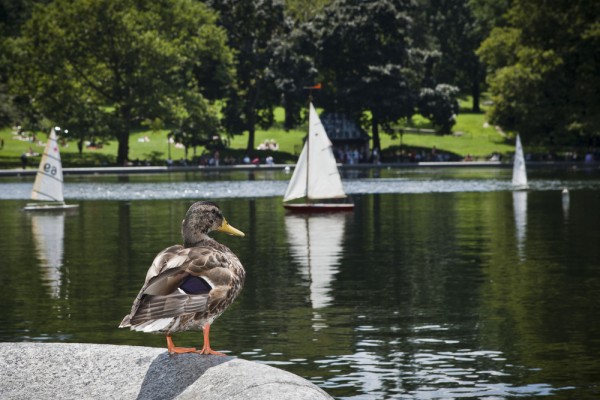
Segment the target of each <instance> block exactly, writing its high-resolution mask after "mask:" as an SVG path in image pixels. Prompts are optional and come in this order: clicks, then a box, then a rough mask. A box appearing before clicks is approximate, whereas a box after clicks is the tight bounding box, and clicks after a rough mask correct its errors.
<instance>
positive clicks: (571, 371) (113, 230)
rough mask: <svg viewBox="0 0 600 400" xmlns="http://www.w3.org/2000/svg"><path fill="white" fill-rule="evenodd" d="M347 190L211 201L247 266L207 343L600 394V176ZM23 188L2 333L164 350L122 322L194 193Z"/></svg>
mask: <svg viewBox="0 0 600 400" xmlns="http://www.w3.org/2000/svg"><path fill="white" fill-rule="evenodd" d="M381 183H382V184H385V181H384V180H382V181H381ZM256 184H257V185H261V184H263V183H261V182H257V183H256ZM0 186H1V185H0ZM352 197H353V201H354V202H355V204H356V209H355V211H354V212H353V213H349V214H343V215H338V216H312V217H308V218H298V217H294V216H289V215H286V214H285V212H284V210H283V208H282V207H281V203H280V201H281V198H280V197H262V198H223V199H219V200H218V203H219V204H220V206H221V208H222V209H223V212H224V215H225V216H226V218H227V220H228V221H229V222H230V223H231V224H232V225H233V226H235V227H237V228H239V229H241V230H242V231H244V232H245V233H246V234H247V237H246V238H242V239H240V238H233V237H228V236H224V235H220V234H215V235H214V236H215V237H216V238H217V240H219V241H221V242H223V243H225V244H226V245H228V246H229V247H230V248H231V249H232V250H234V252H235V253H236V254H238V256H239V258H240V259H241V261H242V263H243V264H244V265H245V268H246V270H247V280H246V285H245V287H244V290H243V292H242V294H241V295H240V297H239V298H238V299H237V300H236V302H235V303H234V305H233V306H232V307H231V308H230V309H229V310H228V311H227V312H226V313H225V314H223V316H221V317H220V318H219V319H218V320H217V321H216V322H215V324H214V325H213V327H212V329H211V344H212V345H213V348H215V349H217V350H219V351H225V352H227V353H229V354H230V355H234V356H238V357H242V358H246V359H249V360H254V361H258V362H265V363H268V364H270V365H274V366H277V367H280V368H283V369H286V370H288V371H291V372H294V373H296V374H299V375H301V376H303V377H305V378H307V379H309V380H311V381H313V382H314V383H316V384H317V385H319V386H321V387H322V388H324V389H325V390H326V391H327V392H328V393H330V394H331V395H332V396H334V397H337V398H360V399H371V398H372V399H382V398H494V399H498V398H511V397H521V396H524V397H530V398H531V397H537V396H540V397H544V396H551V397H552V398H560V399H571V398H573V399H575V398H576V399H586V398H589V399H592V398H597V397H599V396H600V385H599V382H600V319H599V318H598V315H599V311H600V300H599V298H600V297H599V296H600V229H599V227H600V191H599V190H598V189H597V188H595V187H592V188H586V187H585V185H582V187H581V188H578V189H577V190H572V191H571V193H570V196H569V199H568V202H566V201H565V200H563V198H562V196H561V193H560V191H559V190H533V191H529V192H523V193H517V194H515V193H513V192H511V191H507V190H500V191H483V192H460V191H457V192H449V193H403V194H354V195H353V196H352ZM25 202H26V201H25V200H1V201H0V229H1V231H2V240H1V242H0V263H1V264H0V282H1V283H2V290H1V291H0V303H1V304H2V307H1V308H0V340H2V341H5V342H6V341H62V342H90V343H92V342H93V343H111V344H128V345H139V346H155V347H164V346H165V339H164V337H163V336H161V335H152V334H144V333H136V332H131V331H128V330H123V329H118V328H117V326H118V324H119V322H120V321H121V319H122V317H123V316H124V315H125V314H127V313H128V312H129V309H130V307H131V302H132V300H133V298H134V297H135V295H136V294H137V291H138V290H139V288H140V286H141V284H142V282H143V280H144V277H145V274H146V270H147V268H148V266H149V265H150V263H151V262H152V259H153V257H154V256H155V255H156V253H158V252H159V251H160V250H162V249H163V248H165V247H167V246H169V245H171V244H175V243H179V242H180V241H181V240H180V233H179V232H180V222H181V219H182V217H183V215H184V213H185V211H186V210H187V208H188V206H189V205H190V204H191V203H192V202H193V200H192V199H187V198H186V199H184V200H178V199H174V200H85V199H84V200H77V201H74V202H76V203H78V204H79V205H80V207H79V210H78V211H76V212H74V213H69V214H64V213H59V214H42V215H38V214H32V213H25V212H22V211H20V209H21V208H22V206H23V205H24V204H25ZM174 338H175V343H176V344H178V345H182V346H194V345H195V346H200V345H201V333H199V332H188V333H182V334H177V335H175V337H174Z"/></svg>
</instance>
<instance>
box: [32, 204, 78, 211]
mask: <svg viewBox="0 0 600 400" xmlns="http://www.w3.org/2000/svg"><path fill="white" fill-rule="evenodd" d="M77 207H79V204H65V203H47V204H44V203H28V204H27V205H25V207H24V208H23V211H54V210H70V209H73V208H77Z"/></svg>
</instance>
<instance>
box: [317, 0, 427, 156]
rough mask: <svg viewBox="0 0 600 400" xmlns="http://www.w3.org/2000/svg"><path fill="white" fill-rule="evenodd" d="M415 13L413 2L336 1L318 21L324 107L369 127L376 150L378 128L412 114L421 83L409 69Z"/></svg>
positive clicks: (382, 0) (386, 126) (319, 61)
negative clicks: (412, 10) (411, 12)
mask: <svg viewBox="0 0 600 400" xmlns="http://www.w3.org/2000/svg"><path fill="white" fill-rule="evenodd" d="M411 9H412V2H410V1H391V0H376V1H362V2H357V1H348V0H338V1H334V2H332V3H331V4H329V5H328V6H327V7H326V8H325V10H324V12H323V13H322V14H320V15H318V16H317V17H316V18H315V21H314V25H313V26H314V30H315V33H314V37H315V38H316V40H317V43H318V62H317V65H318V67H319V69H320V72H321V74H322V76H323V78H324V83H325V87H324V91H323V95H324V99H323V100H324V101H323V104H322V105H323V106H324V107H325V109H327V110H336V111H338V112H339V111H342V112H344V113H345V114H347V115H349V116H351V117H353V118H354V119H359V120H362V121H363V122H364V123H366V124H370V125H371V128H372V133H373V147H378V148H380V144H379V126H380V125H383V127H384V129H385V128H388V127H389V126H390V125H391V124H392V123H393V122H395V121H397V120H398V119H400V118H403V117H409V116H411V115H412V114H413V113H414V108H415V105H416V101H417V97H418V88H417V85H418V81H419V79H418V76H417V75H416V74H415V69H413V68H409V65H410V64H411V62H412V61H414V60H412V59H411V54H412V50H413V47H412V45H411V36H412V31H411V27H412V19H411V17H410V15H409V12H410V11H411ZM365 16H369V17H368V18H365Z"/></svg>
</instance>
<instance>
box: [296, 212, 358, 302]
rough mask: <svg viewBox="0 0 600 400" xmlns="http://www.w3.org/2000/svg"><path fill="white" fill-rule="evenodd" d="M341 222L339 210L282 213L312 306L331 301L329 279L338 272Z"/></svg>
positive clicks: (340, 250) (330, 281)
mask: <svg viewBox="0 0 600 400" xmlns="http://www.w3.org/2000/svg"><path fill="white" fill-rule="evenodd" d="M345 223H346V218H345V217H344V216H343V215H340V214H328V215H320V216H317V215H310V216H297V215H286V217H285V228H286V232H287V236H288V241H289V244H290V252H291V255H292V257H293V258H294V259H295V260H296V261H297V262H298V263H299V264H300V265H301V266H302V269H301V271H300V272H301V274H302V275H303V276H304V277H305V278H306V279H307V280H308V281H309V288H310V302H311V305H312V307H313V308H315V309H317V308H323V307H327V306H329V305H330V304H331V302H332V301H333V297H332V296H331V283H332V282H333V280H334V278H335V274H337V273H338V267H339V262H340V257H341V254H342V250H343V249H342V240H343V238H344V228H345Z"/></svg>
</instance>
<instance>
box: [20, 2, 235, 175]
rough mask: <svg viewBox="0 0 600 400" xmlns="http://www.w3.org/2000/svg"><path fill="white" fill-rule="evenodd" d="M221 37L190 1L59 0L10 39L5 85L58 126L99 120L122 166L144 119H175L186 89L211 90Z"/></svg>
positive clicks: (224, 68) (226, 59) (223, 63)
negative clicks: (131, 137) (9, 64)
mask: <svg viewBox="0 0 600 400" xmlns="http://www.w3.org/2000/svg"><path fill="white" fill-rule="evenodd" d="M225 42H226V36H225V33H224V32H223V31H222V30H221V29H220V28H218V27H217V26H216V16H215V15H214V13H213V12H211V11H210V10H209V9H207V7H205V6H204V5H203V4H201V3H197V2H194V1H192V0H166V1H161V2H153V1H149V0H142V1H135V0H81V1H76V2H72V1H69V0H56V1H54V2H52V3H49V4H48V5H46V6H37V7H36V8H35V9H34V11H33V14H32V17H31V19H30V20H29V21H28V22H27V23H26V24H25V25H24V26H23V30H22V35H21V37H19V38H17V39H15V40H13V41H12V46H11V48H12V54H11V56H12V57H13V59H14V63H13V71H11V72H12V73H11V85H12V88H13V90H14V91H15V92H16V93H25V94H26V96H27V98H29V99H31V106H32V108H33V109H35V110H39V111H40V112H41V113H42V114H43V115H44V116H46V117H47V118H48V119H50V120H52V121H55V122H57V123H60V124H61V125H63V126H64V124H63V121H70V123H72V124H74V125H78V126H79V128H78V129H81V130H85V129H93V126H94V124H95V123H101V124H99V125H102V126H104V127H105V129H106V130H105V131H104V132H99V133H103V134H107V135H111V136H115V137H116V138H117V140H118V143H119V149H118V156H117V162H118V163H119V164H122V163H124V162H125V161H127V159H128V152H129V134H130V131H131V129H132V128H133V127H135V126H136V125H138V124H139V123H140V122H141V121H143V120H145V119H154V118H157V117H159V118H161V119H163V120H165V121H172V120H173V119H174V116H175V114H176V112H175V110H178V109H179V108H180V107H182V106H183V107H185V101H184V100H183V99H185V98H186V97H189V96H190V95H189V94H188V93H192V94H193V93H198V94H200V95H202V92H205V94H206V96H207V97H210V96H211V95H212V96H214V93H215V92H217V91H218V89H216V88H217V87H219V86H222V85H223V80H226V79H227V76H228V75H229V73H230V66H231V53H230V51H229V50H228V48H227V46H226V43H225ZM209 71H210V72H211V75H206V74H207V73H208V72H209ZM215 77H216V79H215ZM206 110H207V111H208V109H206Z"/></svg>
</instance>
